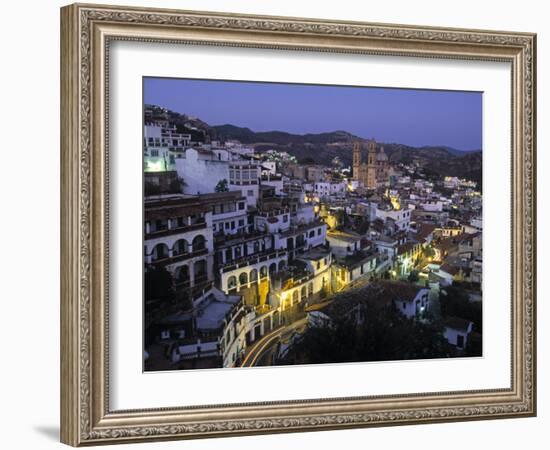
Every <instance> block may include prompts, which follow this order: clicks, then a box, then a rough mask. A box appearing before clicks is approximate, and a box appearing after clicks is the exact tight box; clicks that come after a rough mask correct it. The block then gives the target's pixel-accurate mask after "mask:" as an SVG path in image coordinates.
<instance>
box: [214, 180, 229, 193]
mask: <svg viewBox="0 0 550 450" xmlns="http://www.w3.org/2000/svg"><path fill="white" fill-rule="evenodd" d="M227 185H228V183H227V180H226V179H225V178H224V179H223V180H220V181H218V184H216V187H215V188H214V190H215V191H216V192H227V191H229V187H228V186H227Z"/></svg>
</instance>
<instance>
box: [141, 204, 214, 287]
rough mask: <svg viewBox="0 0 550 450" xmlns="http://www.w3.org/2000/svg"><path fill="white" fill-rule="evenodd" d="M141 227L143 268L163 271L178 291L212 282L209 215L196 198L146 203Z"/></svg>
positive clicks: (212, 251) (210, 220) (210, 224)
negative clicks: (168, 274) (143, 230)
mask: <svg viewBox="0 0 550 450" xmlns="http://www.w3.org/2000/svg"><path fill="white" fill-rule="evenodd" d="M144 228H145V236H144V260H145V266H146V268H152V267H153V266H159V267H164V268H166V269H167V270H168V271H169V272H170V273H171V274H172V276H173V278H174V282H175V284H176V287H177V288H178V289H191V288H196V287H197V286H201V285H204V284H205V283H207V282H209V281H212V280H213V255H214V240H213V235H212V213H211V212H210V211H209V209H208V208H207V207H206V206H205V205H204V204H202V203H201V202H200V201H199V199H198V198H197V197H187V196H175V197H170V198H167V199H161V200H154V201H146V204H145V223H144Z"/></svg>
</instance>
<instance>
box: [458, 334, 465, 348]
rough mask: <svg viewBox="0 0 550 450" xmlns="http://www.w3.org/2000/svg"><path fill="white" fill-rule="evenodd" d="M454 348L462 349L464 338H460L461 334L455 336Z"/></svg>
mask: <svg viewBox="0 0 550 450" xmlns="http://www.w3.org/2000/svg"><path fill="white" fill-rule="evenodd" d="M456 346H457V347H459V348H463V347H464V336H462V335H461V334H458V335H457V336H456Z"/></svg>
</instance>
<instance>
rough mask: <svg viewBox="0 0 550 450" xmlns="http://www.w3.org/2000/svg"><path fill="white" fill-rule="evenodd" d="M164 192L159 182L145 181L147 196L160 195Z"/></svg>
mask: <svg viewBox="0 0 550 450" xmlns="http://www.w3.org/2000/svg"><path fill="white" fill-rule="evenodd" d="M161 193H162V190H161V188H160V186H159V185H158V184H157V183H150V182H148V181H146V182H145V185H144V194H145V196H146V197H148V196H150V195H159V194H161Z"/></svg>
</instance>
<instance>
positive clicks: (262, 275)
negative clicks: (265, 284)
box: [260, 266, 267, 278]
mask: <svg viewBox="0 0 550 450" xmlns="http://www.w3.org/2000/svg"><path fill="white" fill-rule="evenodd" d="M265 277H267V266H262V267H260V278H265Z"/></svg>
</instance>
